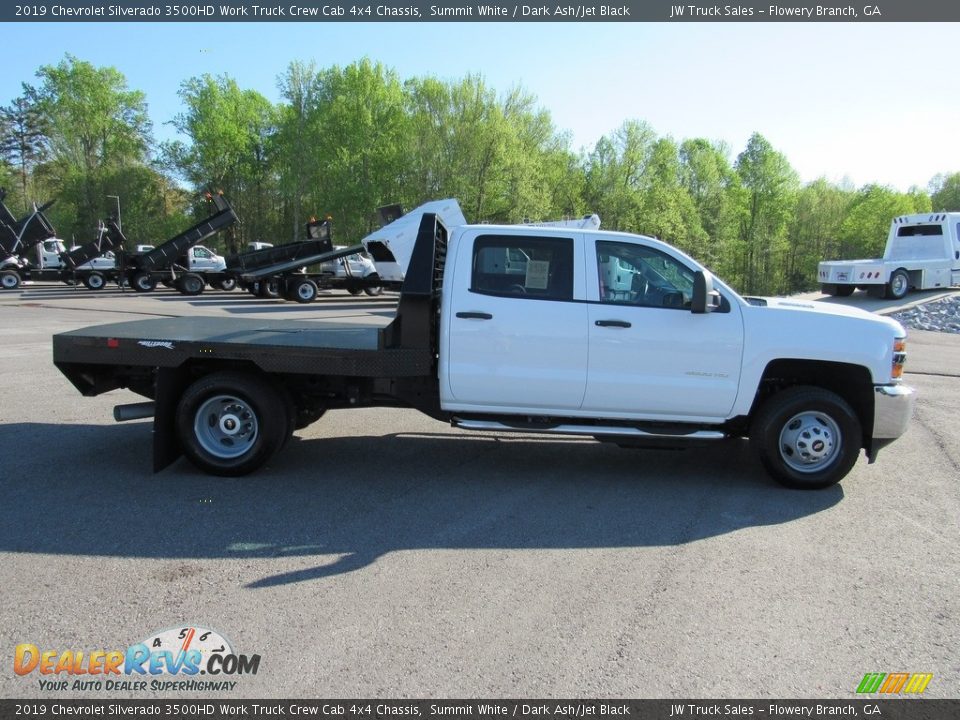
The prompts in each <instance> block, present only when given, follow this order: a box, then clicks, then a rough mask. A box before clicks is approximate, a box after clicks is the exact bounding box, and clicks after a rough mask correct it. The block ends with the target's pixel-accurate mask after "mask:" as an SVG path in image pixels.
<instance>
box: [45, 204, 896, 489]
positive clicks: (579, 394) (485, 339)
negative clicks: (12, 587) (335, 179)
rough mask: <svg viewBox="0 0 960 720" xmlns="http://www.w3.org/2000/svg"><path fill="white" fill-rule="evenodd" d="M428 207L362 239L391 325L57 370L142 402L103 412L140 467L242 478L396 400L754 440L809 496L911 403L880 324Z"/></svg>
mask: <svg viewBox="0 0 960 720" xmlns="http://www.w3.org/2000/svg"><path fill="white" fill-rule="evenodd" d="M442 203H446V205H442ZM442 203H441V206H440V207H438V204H437V203H431V204H428V205H427V206H424V207H423V208H421V209H420V210H419V211H414V213H411V214H410V215H413V214H415V213H416V214H417V216H418V218H419V224H418V226H417V227H418V231H417V233H416V237H415V241H413V240H414V238H413V237H411V235H410V233H409V228H410V222H411V220H410V215H407V216H404V218H403V219H402V222H401V221H398V222H401V226H400V230H399V231H398V232H396V233H391V230H390V226H387V227H385V228H383V229H382V230H380V231H378V232H377V233H376V237H375V238H372V237H371V238H370V239H371V242H372V241H376V242H378V243H379V248H378V251H377V252H375V253H373V254H374V257H377V254H378V253H379V254H380V255H381V257H383V256H384V254H389V255H391V256H392V257H393V261H394V262H398V264H400V265H402V266H403V268H404V269H405V270H406V274H405V280H404V283H403V287H402V292H401V297H400V303H399V307H398V310H397V314H396V317H395V318H394V320H393V321H392V322H391V323H390V324H389V325H387V326H386V327H383V328H375V327H371V326H369V325H348V324H326V323H320V322H309V321H276V320H272V321H271V320H244V319H233V318H180V319H177V318H174V319H158V320H144V321H135V322H127V323H118V324H113V325H105V326H99V327H92V328H87V329H83V330H76V331H72V332H67V333H62V334H59V335H56V336H55V337H54V361H55V363H56V364H57V366H58V367H59V368H60V370H61V371H62V372H63V373H64V374H65V375H66V376H67V377H68V378H69V379H70V380H71V381H72V382H73V384H74V385H75V386H76V387H77V388H78V389H79V390H80V391H81V392H82V393H84V394H85V395H97V394H99V393H102V392H106V391H108V390H111V389H114V388H120V387H126V388H130V389H131V390H133V391H135V392H137V393H139V394H141V395H143V396H146V397H147V398H150V399H152V400H153V402H150V403H139V404H135V405H126V406H119V407H118V408H117V409H116V411H115V414H116V416H117V418H118V419H128V418H134V417H149V416H153V417H154V468H155V470H160V469H162V468H163V467H165V466H166V465H168V464H169V463H170V462H172V461H173V460H175V459H176V458H177V457H179V456H180V455H181V454H184V455H186V456H187V457H188V458H189V459H190V460H191V461H192V462H193V463H194V464H195V465H197V466H198V467H199V468H201V469H203V470H205V471H207V472H210V473H214V474H219V475H242V474H246V473H249V472H251V471H253V470H255V469H257V468H258V467H259V466H261V465H262V464H263V463H265V462H267V461H268V460H269V459H270V458H271V457H272V456H273V455H274V454H275V453H276V452H277V451H278V450H280V448H281V447H282V446H283V445H284V443H285V440H286V439H287V437H288V436H289V435H290V434H291V433H293V432H294V431H295V430H296V429H298V428H302V427H305V426H306V425H308V424H310V423H311V422H313V421H315V420H317V419H319V418H320V417H321V416H322V415H323V414H324V413H325V412H326V411H327V410H330V409H340V408H353V407H359V406H385V405H400V406H407V407H413V408H416V409H418V410H420V411H422V412H424V413H426V414H428V415H430V416H432V417H434V418H437V419H440V420H444V421H447V422H450V423H452V424H453V425H454V426H457V427H461V428H465V429H470V430H487V431H494V432H511V431H518V432H527V433H529V432H534V433H547V434H555V435H585V436H592V437H594V438H596V439H597V440H601V441H609V442H614V443H617V444H619V445H623V446H630V447H645V446H664V445H666V446H670V447H677V446H680V447H683V446H686V445H690V444H693V443H700V442H712V441H721V440H723V439H725V438H739V437H749V438H750V440H751V442H752V443H753V445H754V446H755V447H756V449H757V452H758V454H759V457H760V460H761V461H762V463H763V465H764V466H765V467H766V469H767V470H768V471H769V473H770V474H771V475H772V476H773V477H775V478H777V479H778V480H780V481H781V482H783V483H784V484H786V485H789V486H792V487H801V488H816V487H824V486H827V485H830V484H833V483H835V482H837V481H839V480H840V479H841V478H842V477H844V475H846V474H847V472H848V471H849V470H850V469H851V468H852V467H853V465H854V463H855V462H856V460H857V458H858V456H859V454H860V450H861V449H865V450H866V454H867V456H868V458H869V459H870V460H871V461H873V460H874V459H875V458H876V455H877V452H878V451H879V449H880V448H882V447H883V446H884V445H886V444H888V443H890V442H891V441H893V440H894V439H895V438H897V437H899V436H900V435H901V434H902V433H903V432H904V431H905V429H906V426H907V422H908V419H909V417H910V414H911V408H912V405H913V400H914V393H913V390H912V389H911V388H909V387H907V386H905V385H903V384H902V383H901V374H902V371H903V364H904V361H905V352H904V343H905V333H904V330H903V328H902V327H901V326H900V325H899V324H898V323H896V322H894V321H892V320H889V319H886V318H880V317H876V316H873V315H870V314H868V313H866V312H863V311H859V310H856V309H852V308H842V307H837V306H833V305H822V304H818V303H814V302H796V301H788V300H776V299H745V298H742V297H740V296H739V295H738V294H737V293H736V292H734V291H733V290H732V289H731V288H729V287H727V286H726V285H725V284H723V283H722V282H720V281H718V280H714V279H713V277H712V276H711V274H710V273H709V272H708V271H707V270H706V269H705V268H703V266H701V265H700V264H699V263H697V262H696V261H695V260H693V259H692V258H690V257H688V256H687V255H685V254H684V253H682V252H680V251H679V250H677V249H676V248H673V247H670V246H669V245H666V244H665V243H662V242H660V241H657V240H655V239H652V238H649V237H645V236H641V235H629V234H624V233H614V232H603V231H600V230H597V229H595V228H592V227H586V228H575V227H574V228H572V227H551V226H517V225H503V226H496V225H459V226H450V227H448V226H447V225H445V224H444V222H443V219H442V218H443V216H448V217H449V216H453V217H457V216H459V217H462V215H459V208H453V206H455V205H456V203H455V202H454V201H442ZM451 208H453V211H451V212H444V210H449V209H451ZM404 238H407V239H408V240H410V241H411V242H409V243H408V242H406V241H404ZM397 258H402V260H401V261H398V260H397ZM506 258H509V259H510V263H509V265H507V264H506V263H505V262H504V260H505V259H506Z"/></svg>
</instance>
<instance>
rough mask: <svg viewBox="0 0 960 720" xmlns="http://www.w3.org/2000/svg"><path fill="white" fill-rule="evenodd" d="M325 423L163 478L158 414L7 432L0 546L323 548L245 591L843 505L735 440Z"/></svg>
mask: <svg viewBox="0 0 960 720" xmlns="http://www.w3.org/2000/svg"><path fill="white" fill-rule="evenodd" d="M328 422H330V420H329V419H327V418H325V419H324V420H323V421H321V422H320V423H318V425H317V428H318V431H317V432H313V431H312V429H311V433H312V436H311V437H310V438H308V439H297V438H295V439H294V440H293V441H291V443H290V444H289V446H288V447H287V448H286V449H285V451H284V452H283V453H281V454H280V455H279V456H278V457H277V458H276V459H275V461H274V462H273V463H272V464H271V465H270V466H268V467H266V468H264V469H262V470H261V471H260V472H258V473H256V474H254V475H252V476H248V477H245V478H234V479H231V478H216V477H210V476H207V475H203V474H201V473H199V472H198V471H196V470H195V469H194V468H193V467H192V466H191V465H189V464H188V463H187V462H186V461H179V462H178V463H176V464H175V465H173V466H172V467H170V468H169V469H167V470H165V471H164V472H162V473H160V474H157V475H153V474H152V473H151V472H150V469H151V461H150V457H149V447H150V423H149V422H143V423H128V424H123V425H112V426H104V425H55V424H35V423H20V424H16V423H14V424H10V425H4V426H2V429H3V434H4V436H5V438H6V443H5V444H7V445H8V447H9V446H16V447H20V448H21V449H22V450H24V452H20V453H15V454H12V457H11V459H10V461H9V462H8V463H7V465H6V468H5V470H6V471H7V472H6V473H5V475H6V479H5V480H4V481H3V482H2V483H0V551H2V552H19V553H50V554H68V555H90V556H116V557H142V558H165V559H166V558H175V559H188V558H190V559H209V558H250V557H257V558H270V557H277V558H283V557H290V556H298V557H299V556H304V557H306V556H318V555H322V556H324V558H323V560H324V564H320V565H318V566H316V567H311V568H307V569H302V570H297V571H295V572H283V573H278V574H276V575H272V576H267V577H263V578H261V579H259V580H256V581H253V582H251V583H249V584H248V585H247V586H246V587H248V588H263V587H270V586H276V585H284V584H288V583H298V582H308V581H318V580H321V579H323V578H327V577H330V576H335V575H340V574H343V573H349V572H352V571H355V570H358V569H360V568H363V567H365V566H367V565H369V564H371V563H373V562H374V561H376V560H377V559H378V558H380V557H382V556H384V555H386V554H388V553H390V552H393V551H403V550H414V549H427V550H429V549H471V550H484V549H521V550H522V549H590V548H620V547H645V546H670V545H681V544H686V543H691V542H694V541H697V540H701V539H704V538H710V537H714V536H718V535H723V534H726V533H731V532H735V531H738V530H741V529H744V528H751V527H759V526H768V525H777V524H783V523H789V522H792V521H794V520H797V519H799V518H803V517H806V516H809V515H812V514H815V513H819V512H822V511H824V510H827V509H829V508H831V507H833V506H834V505H836V504H837V503H839V502H840V500H841V499H842V498H843V491H842V489H841V488H840V486H834V487H832V488H828V489H826V490H822V491H814V492H799V491H791V490H787V489H784V488H782V487H780V486H779V485H777V484H776V483H775V482H773V481H772V480H770V479H769V478H768V477H767V476H766V474H765V473H764V471H763V470H762V468H761V467H760V465H759V463H758V462H757V461H756V460H755V459H754V457H753V455H752V454H751V453H750V452H749V448H748V447H747V444H746V443H745V442H740V441H729V442H724V443H720V444H717V445H712V446H709V447H705V448H698V449H689V450H685V451H664V450H626V449H621V448H618V447H615V446H612V445H608V444H601V443H595V442H592V441H589V440H581V439H554V438H543V437H533V436H528V435H525V436H502V435H501V436H482V435H469V434H464V433H460V432H457V431H452V430H451V431H447V432H442V431H441V432H438V433H398V434H388V435H383V436H350V437H317V434H318V432H320V431H321V430H320V427H321V426H323V425H324V424H325V423H328ZM438 427H439V428H443V426H438ZM323 431H325V432H336V426H335V425H334V424H333V423H332V422H330V425H329V426H328V427H326V428H325V429H324V430H323ZM13 478H20V481H16V482H15V481H14V480H13ZM161 518H162V522H161V521H160V519H161ZM154 520H156V521H154ZM138 522H144V523H147V524H146V526H145V528H144V530H147V529H148V531H143V532H140V531H138V530H137V528H136V525H137V523H138ZM331 555H333V556H336V555H339V556H340V557H339V558H338V559H336V560H334V561H333V562H332V563H331V562H329V557H330V556H331ZM318 560H319V558H318Z"/></svg>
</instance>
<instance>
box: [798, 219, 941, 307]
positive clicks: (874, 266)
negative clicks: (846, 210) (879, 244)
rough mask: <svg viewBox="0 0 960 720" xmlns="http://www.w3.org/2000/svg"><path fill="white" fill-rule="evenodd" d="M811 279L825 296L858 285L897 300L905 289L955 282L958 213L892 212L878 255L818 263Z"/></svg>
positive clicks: (850, 290)
mask: <svg viewBox="0 0 960 720" xmlns="http://www.w3.org/2000/svg"><path fill="white" fill-rule="evenodd" d="M817 279H818V280H819V282H820V288H821V290H823V292H824V293H825V294H827V295H840V296H844V297H845V296H848V295H851V294H852V293H853V291H854V290H856V289H858V288H859V289H861V290H866V291H868V292H869V293H870V294H871V295H874V296H876V297H887V298H893V299H898V300H899V299H900V298H902V297H903V296H904V295H906V294H907V293H908V292H909V291H910V289H911V288H913V289H916V290H930V289H934V288H945V287H950V286H951V285H960V213H923V214H920V215H903V216H901V217H896V218H894V219H893V222H891V223H890V233H889V234H888V235H887V246H886V248H885V249H884V251H883V257H882V258H876V259H873V260H830V261H826V262H822V263H820V264H819V266H818V268H817Z"/></svg>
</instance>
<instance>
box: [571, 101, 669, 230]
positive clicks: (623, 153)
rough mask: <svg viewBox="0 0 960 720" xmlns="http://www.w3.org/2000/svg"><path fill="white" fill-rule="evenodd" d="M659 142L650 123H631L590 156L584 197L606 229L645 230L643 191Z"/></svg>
mask: <svg viewBox="0 0 960 720" xmlns="http://www.w3.org/2000/svg"><path fill="white" fill-rule="evenodd" d="M656 139H657V138H656V134H655V133H654V131H653V129H652V128H651V127H650V126H649V125H648V124H647V123H645V122H640V121H637V120H628V121H627V122H625V123H624V124H623V125H621V126H620V127H619V128H618V129H617V130H616V131H615V132H614V133H613V135H612V136H611V137H607V136H604V137H602V138H600V140H598V141H597V144H596V145H595V146H594V149H593V151H592V152H591V153H590V154H589V155H588V156H587V159H586V165H587V169H586V190H585V195H586V199H587V203H588V205H590V207H591V208H593V209H594V211H595V212H597V213H599V215H600V219H601V221H602V222H603V224H604V227H606V228H608V229H610V230H627V231H638V232H642V231H643V230H642V228H643V218H642V217H641V214H640V210H641V206H640V192H641V190H642V189H643V183H644V175H645V173H646V171H647V164H648V162H649V160H650V156H651V154H652V153H653V146H654V143H655V142H656Z"/></svg>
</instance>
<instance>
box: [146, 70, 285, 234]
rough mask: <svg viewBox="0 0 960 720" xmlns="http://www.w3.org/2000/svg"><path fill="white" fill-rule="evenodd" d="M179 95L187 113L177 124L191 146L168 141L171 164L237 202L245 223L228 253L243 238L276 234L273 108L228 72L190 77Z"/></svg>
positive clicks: (167, 157) (197, 185)
mask: <svg viewBox="0 0 960 720" xmlns="http://www.w3.org/2000/svg"><path fill="white" fill-rule="evenodd" d="M180 97H181V98H182V99H183V101H184V103H185V105H186V111H185V112H183V113H180V114H179V115H177V116H176V117H175V118H174V120H173V124H174V126H175V127H176V128H177V130H179V131H180V132H181V133H183V134H184V135H185V136H186V137H187V138H189V144H187V143H184V142H182V141H175V142H172V143H167V144H166V145H165V146H164V148H163V153H164V158H165V161H166V163H167V164H168V166H171V167H174V168H176V169H177V170H178V171H179V172H181V173H182V174H183V175H184V177H186V179H187V180H189V181H190V182H191V183H192V184H193V186H194V187H195V188H197V189H201V188H210V189H212V190H216V191H222V192H223V193H224V196H225V197H226V198H227V199H228V200H229V201H230V202H231V203H232V204H233V206H234V208H235V209H236V210H237V213H238V214H239V216H240V217H241V218H242V219H243V224H242V225H241V226H239V228H236V227H235V228H233V229H232V231H231V232H228V233H227V245H228V251H229V252H236V250H237V249H238V244H239V242H241V241H245V240H257V239H260V238H263V237H272V235H273V233H274V232H275V230H276V225H277V222H276V217H277V212H276V210H277V203H276V193H275V190H274V188H275V185H276V183H274V182H273V172H274V170H273V141H272V138H273V135H274V133H275V128H276V122H275V120H276V117H275V112H274V108H273V106H272V105H271V104H270V102H269V101H268V100H267V99H266V98H265V97H263V95H261V94H260V93H258V92H256V91H254V90H242V89H241V88H240V87H239V86H238V85H237V82H236V81H235V80H233V79H232V78H230V77H228V76H226V75H222V76H220V77H213V76H211V75H203V76H202V77H199V78H192V79H190V80H187V81H186V82H184V83H183V85H182V86H181V88H180Z"/></svg>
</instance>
